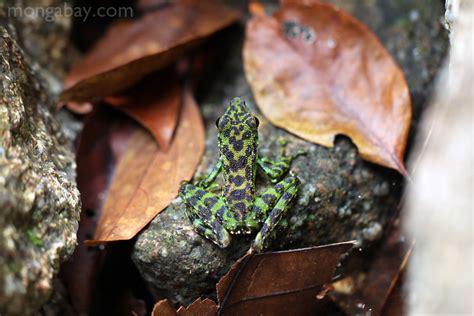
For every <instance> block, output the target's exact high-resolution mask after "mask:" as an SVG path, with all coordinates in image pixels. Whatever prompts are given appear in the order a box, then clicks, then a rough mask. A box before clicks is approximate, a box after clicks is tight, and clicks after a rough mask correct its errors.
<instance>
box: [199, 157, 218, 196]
mask: <svg viewBox="0 0 474 316" xmlns="http://www.w3.org/2000/svg"><path fill="white" fill-rule="evenodd" d="M221 170H222V161H221V160H220V159H219V160H218V161H217V163H216V165H215V166H214V168H213V169H212V170H211V172H209V173H208V174H207V175H206V176H204V177H203V178H202V179H199V180H198V181H197V183H196V185H197V186H198V187H201V188H204V189H206V188H208V187H210V186H211V184H212V183H213V182H214V180H215V179H216V177H217V175H218V174H219V173H220V172H221Z"/></svg>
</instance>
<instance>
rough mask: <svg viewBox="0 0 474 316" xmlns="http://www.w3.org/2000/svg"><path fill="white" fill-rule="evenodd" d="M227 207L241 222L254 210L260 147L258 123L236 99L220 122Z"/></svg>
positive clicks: (221, 157) (219, 137)
mask: <svg viewBox="0 0 474 316" xmlns="http://www.w3.org/2000/svg"><path fill="white" fill-rule="evenodd" d="M217 125H218V129H219V133H218V142H219V152H220V159H221V161H222V164H223V175H224V191H223V195H224V198H225V199H226V202H227V207H228V208H229V210H230V211H231V212H232V213H233V214H234V216H235V218H236V219H237V220H239V221H242V220H244V219H245V217H246V215H247V214H249V213H250V212H251V210H252V207H253V202H254V196H255V173H256V159H257V146H258V132H257V127H258V121H257V120H256V118H255V117H254V116H253V115H252V113H251V112H250V110H249V109H248V108H247V106H246V105H245V102H244V101H243V100H242V99H240V98H234V99H233V100H232V101H231V104H230V106H229V107H228V108H227V110H226V112H225V113H224V115H223V116H222V117H221V118H220V119H219V121H218V123H217Z"/></svg>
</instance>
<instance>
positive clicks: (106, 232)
mask: <svg viewBox="0 0 474 316" xmlns="http://www.w3.org/2000/svg"><path fill="white" fill-rule="evenodd" d="M128 144H129V145H128V147H127V149H126V152H125V153H124V155H123V157H122V159H121V160H120V161H119V163H118V166H117V169H116V173H115V176H114V179H113V183H112V185H111V188H110V191H109V194H108V196H107V200H106V202H105V205H104V209H103V211H102V216H101V218H100V220H99V223H98V226H97V229H96V232H95V236H94V240H92V241H88V243H89V244H96V243H101V242H107V241H113V240H127V239H130V238H132V237H134V236H135V234H136V233H137V232H139V231H140V230H141V229H142V228H143V227H144V226H145V225H146V224H148V222H150V221H151V220H152V219H153V217H155V216H156V215H157V214H158V213H159V212H161V211H162V210H163V209H164V208H165V207H166V206H167V205H168V204H169V203H170V202H171V201H172V200H173V199H174V198H175V197H176V195H177V191H178V188H179V186H180V183H181V181H183V180H188V179H190V178H191V177H192V175H193V173H194V171H195V169H196V167H197V164H198V163H199V161H200V159H201V156H202V153H203V151H204V127H203V123H202V120H201V115H200V113H199V109H198V107H197V105H196V103H195V101H194V99H193V97H192V95H191V93H189V92H188V93H186V94H185V96H184V104H183V106H182V113H181V115H180V120H179V123H178V127H177V129H176V134H175V137H174V138H173V142H172V143H171V146H170V148H169V150H168V151H167V152H163V151H161V150H160V149H159V148H158V146H157V144H156V143H155V141H154V140H153V138H152V137H151V136H150V135H149V133H147V132H146V131H144V130H142V129H137V130H136V131H135V133H134V135H132V136H131V139H130V140H129V143H128Z"/></svg>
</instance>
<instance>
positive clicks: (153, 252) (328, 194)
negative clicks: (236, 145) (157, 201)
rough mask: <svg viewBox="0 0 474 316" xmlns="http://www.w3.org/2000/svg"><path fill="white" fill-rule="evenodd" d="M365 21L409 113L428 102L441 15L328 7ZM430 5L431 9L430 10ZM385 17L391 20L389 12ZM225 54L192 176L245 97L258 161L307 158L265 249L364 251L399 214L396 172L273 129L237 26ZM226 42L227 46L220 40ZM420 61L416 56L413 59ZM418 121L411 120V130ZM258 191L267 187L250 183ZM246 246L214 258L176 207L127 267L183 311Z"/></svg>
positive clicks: (207, 91) (421, 6) (202, 99)
mask: <svg viewBox="0 0 474 316" xmlns="http://www.w3.org/2000/svg"><path fill="white" fill-rule="evenodd" d="M334 2H338V3H344V4H345V8H346V9H348V10H349V11H351V12H353V13H354V14H355V15H356V16H358V17H359V18H360V19H361V20H363V21H365V22H366V23H367V24H368V25H369V26H370V27H372V28H373V29H374V30H375V31H376V33H377V34H378V35H379V37H380V38H381V40H382V41H383V43H384V45H385V46H386V47H387V48H388V50H389V51H390V52H391V54H392V55H393V56H394V58H395V59H396V60H397V61H398V63H399V64H400V65H401V67H402V69H403V71H404V72H405V75H406V77H407V80H408V82H409V86H410V89H411V92H412V97H413V102H414V104H413V107H414V111H415V113H420V112H421V109H422V108H423V105H424V103H425V101H426V99H427V96H428V93H429V89H430V87H431V84H432V81H433V78H434V74H435V73H436V71H437V69H438V67H439V64H440V62H441V60H442V58H443V56H444V54H445V48H446V43H447V42H446V40H447V36H446V35H445V34H444V33H443V29H442V28H441V26H440V23H439V21H440V17H441V16H442V15H443V13H444V10H443V7H442V3H441V2H440V3H439V5H438V4H435V3H433V2H429V1H420V2H418V1H416V2H414V1H402V0H399V1H396V0H393V1H385V0H384V1H382V0H380V1H374V0H373V1H369V0H367V1H334ZM427 2H429V3H430V4H427ZM390 10H392V11H390ZM228 36H233V38H234V39H235V41H234V47H232V48H231V53H230V54H226V55H225V57H222V58H221V59H216V60H213V63H214V64H216V67H219V69H218V74H217V77H216V78H214V79H213V81H212V82H209V83H207V84H206V85H205V86H204V87H202V88H201V90H200V91H201V92H200V94H199V95H198V96H199V99H198V101H199V104H200V105H201V111H202V113H203V116H204V119H205V123H206V127H207V129H206V133H207V136H206V137H207V142H206V145H207V148H206V153H205V155H204V157H203V159H202V162H201V165H200V167H199V170H198V172H197V175H200V174H203V173H204V172H206V171H207V170H209V169H210V168H211V167H212V165H213V164H214V163H215V162H216V159H217V148H216V129H215V120H216V119H217V117H218V116H219V115H221V114H222V113H223V111H224V105H226V104H227V103H228V102H229V100H230V99H231V98H232V97H234V96H242V97H244V98H245V99H246V100H247V101H248V104H249V105H250V107H251V108H252V109H253V110H254V111H256V113H257V114H258V115H259V117H260V122H261V124H260V147H259V148H260V153H261V154H263V155H266V156H270V157H276V156H278V155H279V154H280V153H281V147H282V146H281V143H282V142H286V143H287V145H286V150H287V152H289V153H292V152H293V153H294V152H297V151H298V150H299V149H305V150H307V152H308V154H307V155H306V156H304V157H299V158H298V159H297V160H296V161H295V162H294V163H293V166H292V170H293V172H295V173H296V174H297V175H298V176H299V178H300V179H301V181H302V185H301V188H300V193H299V198H298V200H297V201H296V203H295V204H294V206H293V208H292V209H291V211H290V212H289V214H288V216H287V220H286V222H287V225H286V227H285V228H282V229H281V230H280V231H278V232H277V234H276V239H275V241H274V243H273V244H272V245H271V247H269V249H288V248H297V247H305V246H314V245H321V244H325V243H329V242H338V241H346V240H352V239H355V240H357V243H358V247H361V248H362V249H363V248H365V247H366V246H367V245H369V244H371V243H374V242H377V241H378V240H380V238H381V236H382V235H383V233H384V231H383V230H384V228H385V227H386V226H387V224H388V223H389V221H390V220H391V219H392V218H393V216H394V215H395V214H396V210H397V205H398V202H399V198H400V186H401V184H402V178H401V176H399V175H398V174H397V173H396V172H394V171H391V170H387V169H385V168H382V167H378V166H375V165H373V164H370V163H367V162H364V161H362V160H361V159H360V157H359V156H358V155H357V149H356V148H355V147H354V145H353V144H352V143H351V142H350V140H348V139H347V138H344V137H341V138H338V139H337V140H336V142H335V146H334V147H333V148H329V149H328V148H323V147H321V146H318V145H315V144H311V143H308V142H306V141H303V140H301V139H299V138H297V137H295V136H293V135H291V134H289V133H287V132H285V131H284V130H281V129H278V128H275V127H273V126H272V125H271V124H269V123H268V121H267V120H265V118H264V117H262V116H261V114H260V113H259V112H258V111H257V110H256V108H255V103H254V100H253V98H252V95H251V93H250V89H249V87H248V85H247V83H246V81H245V77H244V74H243V69H242V60H241V45H242V43H241V40H242V38H243V27H242V26H241V27H240V29H239V30H235V34H233V35H229V34H228ZM227 40H228V38H227ZM417 52H418V53H417ZM418 117H419V115H415V122H416V120H417V119H418ZM257 181H258V187H259V188H260V189H262V188H264V187H265V186H266V185H268V182H267V181H266V180H265V179H264V178H263V177H261V176H259V177H258V178H257ZM250 242H251V238H245V237H239V238H234V240H233V242H232V244H231V246H230V248H229V249H220V248H218V247H217V246H215V245H214V244H212V243H210V242H209V241H207V240H205V239H203V238H202V237H200V235H198V234H196V233H195V232H194V230H193V228H192V226H191V224H190V222H189V220H188V219H187V218H186V215H185V211H184V206H183V205H182V203H181V201H180V200H179V199H176V200H175V201H174V203H173V204H172V205H170V206H169V207H168V208H167V209H166V210H165V211H163V212H162V213H161V214H160V215H159V216H157V217H156V218H155V219H154V220H153V221H152V222H151V224H150V225H149V226H148V227H147V228H146V229H145V230H144V231H143V232H142V233H141V234H140V235H139V236H138V239H137V241H136V244H135V247H134V250H133V254H132V259H133V260H134V262H135V264H136V266H137V268H138V270H139V271H140V273H141V275H142V276H143V278H144V279H145V280H146V281H147V282H148V285H149V288H150V290H151V292H152V293H153V295H154V296H155V297H162V296H165V297H167V298H168V299H170V300H171V301H172V302H173V303H175V304H184V305H186V304H189V303H190V302H192V301H193V300H194V299H196V298H197V297H199V296H202V297H215V293H214V289H215V283H216V281H217V280H218V279H219V277H221V276H222V275H223V274H224V273H225V272H226V271H227V270H228V268H229V266H230V265H231V264H232V263H233V261H234V260H235V259H236V258H238V257H239V256H240V255H242V254H243V253H244V252H245V251H246V250H247V249H248V247H249V245H250Z"/></svg>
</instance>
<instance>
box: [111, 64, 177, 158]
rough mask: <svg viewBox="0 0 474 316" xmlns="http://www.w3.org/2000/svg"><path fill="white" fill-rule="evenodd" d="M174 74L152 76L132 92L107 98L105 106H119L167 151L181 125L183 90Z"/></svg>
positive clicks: (119, 108)
mask: <svg viewBox="0 0 474 316" xmlns="http://www.w3.org/2000/svg"><path fill="white" fill-rule="evenodd" d="M175 79H176V78H174V77H173V75H172V74H170V73H168V72H165V73H163V74H159V75H155V76H148V77H146V78H145V80H143V81H142V82H141V83H140V84H139V85H138V86H135V87H134V88H132V89H131V90H130V91H127V92H125V93H122V94H120V95H116V96H110V97H106V98H105V99H104V103H105V104H108V105H112V106H114V107H116V108H117V109H118V110H120V111H122V112H124V113H125V114H127V115H128V116H130V117H132V118H133V119H135V120H136V121H137V122H138V123H140V124H141V125H142V126H143V127H145V128H146V129H147V130H148V131H149V132H150V133H151V134H152V135H153V137H154V138H155V140H156V141H157V143H158V145H159V147H160V149H161V150H163V151H167V150H168V147H169V144H170V142H171V139H172V138H173V134H174V131H175V128H176V124H177V122H178V113H179V107H180V105H181V103H182V90H181V86H180V83H179V81H178V80H175Z"/></svg>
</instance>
